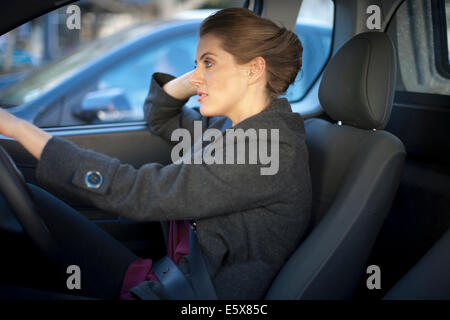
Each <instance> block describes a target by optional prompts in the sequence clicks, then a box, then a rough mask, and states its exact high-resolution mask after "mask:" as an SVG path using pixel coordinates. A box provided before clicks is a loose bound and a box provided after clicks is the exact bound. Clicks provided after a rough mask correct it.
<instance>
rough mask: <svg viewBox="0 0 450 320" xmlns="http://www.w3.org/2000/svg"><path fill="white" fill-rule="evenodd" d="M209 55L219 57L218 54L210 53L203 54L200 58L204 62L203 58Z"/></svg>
mask: <svg viewBox="0 0 450 320" xmlns="http://www.w3.org/2000/svg"><path fill="white" fill-rule="evenodd" d="M208 54H209V55H212V56H217V54H215V53H212V52H209V51H208V52H205V53H204V54H202V56H201V57H200V60H202V59H203V57H204V56H206V55H208ZM194 63H195V64H197V60H195V61H194Z"/></svg>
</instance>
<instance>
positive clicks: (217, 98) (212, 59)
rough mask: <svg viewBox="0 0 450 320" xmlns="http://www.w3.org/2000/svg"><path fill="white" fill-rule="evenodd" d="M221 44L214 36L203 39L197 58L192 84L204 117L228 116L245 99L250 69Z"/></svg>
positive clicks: (209, 35)
mask: <svg viewBox="0 0 450 320" xmlns="http://www.w3.org/2000/svg"><path fill="white" fill-rule="evenodd" d="M220 44H221V40H220V39H219V38H217V37H215V36H214V35H212V34H206V35H204V36H202V37H200V39H199V42H198V45H197V52H196V57H195V64H196V69H195V71H194V74H193V75H192V77H191V80H190V82H191V84H193V85H194V86H196V87H197V94H198V95H199V98H198V99H199V102H200V113H201V114H202V115H203V116H227V117H229V118H230V115H233V114H234V113H236V112H237V108H236V106H237V105H238V104H239V101H241V100H242V98H243V97H244V95H245V92H246V90H247V84H248V81H247V80H248V68H247V66H246V65H239V64H237V63H236V62H235V60H234V57H233V56H232V55H231V54H230V53H228V52H226V51H225V50H223V49H222V48H221V45H220Z"/></svg>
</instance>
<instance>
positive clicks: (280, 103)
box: [261, 98, 292, 112]
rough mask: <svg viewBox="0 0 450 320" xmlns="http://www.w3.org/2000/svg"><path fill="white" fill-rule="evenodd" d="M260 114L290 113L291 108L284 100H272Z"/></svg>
mask: <svg viewBox="0 0 450 320" xmlns="http://www.w3.org/2000/svg"><path fill="white" fill-rule="evenodd" d="M261 112H292V108H291V105H290V104H289V102H288V101H287V99H286V98H274V99H273V100H272V102H271V103H270V104H269V106H268V107H267V108H265V109H264V110H263V111H261Z"/></svg>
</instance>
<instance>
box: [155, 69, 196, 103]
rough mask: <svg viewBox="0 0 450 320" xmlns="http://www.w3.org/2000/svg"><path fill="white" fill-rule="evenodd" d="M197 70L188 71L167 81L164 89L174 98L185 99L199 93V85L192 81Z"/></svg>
mask: <svg viewBox="0 0 450 320" xmlns="http://www.w3.org/2000/svg"><path fill="white" fill-rule="evenodd" d="M194 72H195V70H192V71H189V72H186V73H185V74H183V75H182V76H179V77H178V78H175V79H173V80H171V81H169V82H167V83H166V84H165V85H164V86H163V89H164V91H166V92H167V93H168V94H169V95H171V96H172V97H174V98H177V99H180V100H184V99H187V98H190V97H191V96H193V95H195V94H197V87H196V86H194V85H192V83H191V82H190V80H191V77H192V76H193V74H194Z"/></svg>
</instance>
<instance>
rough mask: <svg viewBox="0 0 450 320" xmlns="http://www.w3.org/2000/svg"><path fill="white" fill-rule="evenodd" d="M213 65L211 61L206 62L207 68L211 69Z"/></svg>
mask: <svg viewBox="0 0 450 320" xmlns="http://www.w3.org/2000/svg"><path fill="white" fill-rule="evenodd" d="M211 65H212V63H211V61H209V60H205V66H206V67H207V68H209V67H211Z"/></svg>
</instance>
